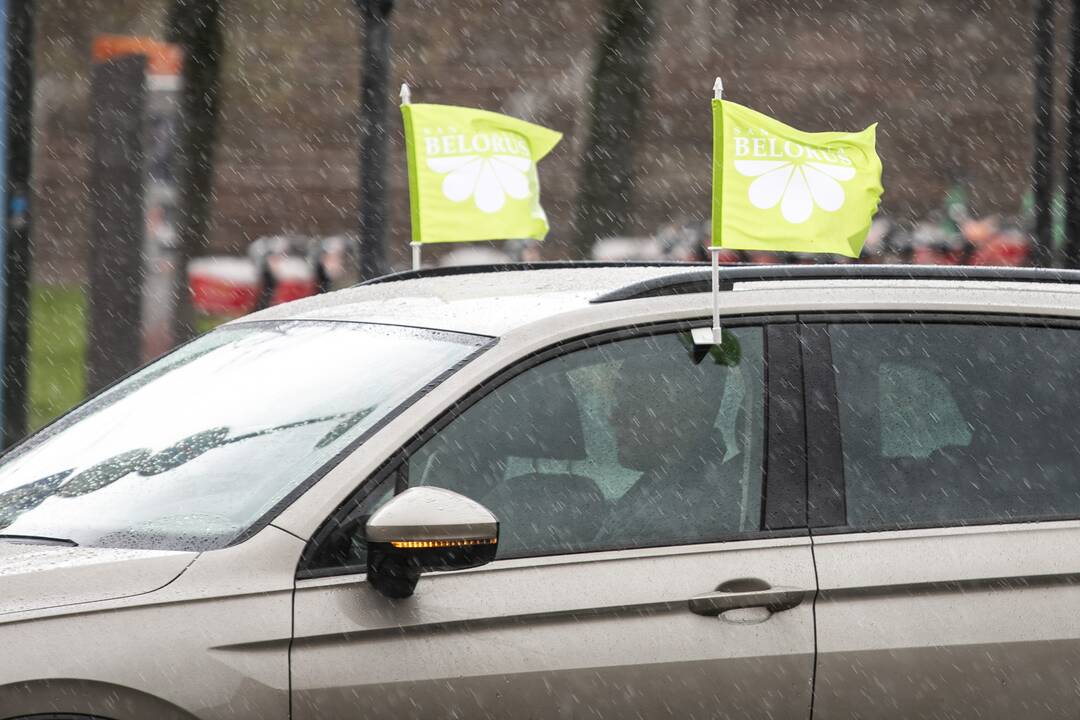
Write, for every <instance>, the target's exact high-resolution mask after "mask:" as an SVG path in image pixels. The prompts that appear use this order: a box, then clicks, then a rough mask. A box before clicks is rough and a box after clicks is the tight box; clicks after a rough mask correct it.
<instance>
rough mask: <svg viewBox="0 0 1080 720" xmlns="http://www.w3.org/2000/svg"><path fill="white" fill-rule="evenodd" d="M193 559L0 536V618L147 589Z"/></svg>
mask: <svg viewBox="0 0 1080 720" xmlns="http://www.w3.org/2000/svg"><path fill="white" fill-rule="evenodd" d="M195 557H196V553H192V552H161V551H151V550H115V549H109V548H81V547H59V546H55V545H32V544H21V543H11V542H4V541H2V540H0V587H2V588H3V593H2V594H0V616H2V615H5V614H7V613H15V612H20V611H24V610H42V609H46V608H51V607H59V606H61V605H75V604H79V603H86V602H94V601H98V600H111V599H115V598H123V597H129V596H132V595H141V594H143V593H148V592H152V591H154V590H157V589H158V588H162V587H164V586H166V585H168V584H169V583H170V582H172V581H173V580H175V579H176V578H177V577H178V576H179V575H180V573H182V572H184V569H185V568H187V566H188V565H190V564H191V562H192V560H194V559H195Z"/></svg>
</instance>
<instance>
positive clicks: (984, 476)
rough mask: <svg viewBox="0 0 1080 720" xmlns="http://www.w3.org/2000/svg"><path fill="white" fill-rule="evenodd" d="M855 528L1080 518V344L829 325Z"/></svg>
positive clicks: (1011, 335) (1038, 336) (981, 328)
mask: <svg viewBox="0 0 1080 720" xmlns="http://www.w3.org/2000/svg"><path fill="white" fill-rule="evenodd" d="M830 334H831V338H832V355H833V363H834V365H835V366H836V372H837V394H838V405H839V413H840V427H841V434H842V443H843V451H844V480H845V484H846V488H847V519H848V524H849V525H850V526H852V527H854V528H860V529H870V528H881V527H903V526H919V525H963V524H978V523H993V522H1010V521H1024V520H1038V519H1053V518H1062V517H1074V516H1080V476H1078V475H1080V415H1078V410H1077V409H1078V408H1080V383H1077V381H1076V373H1077V369H1078V368H1077V365H1078V361H1077V358H1080V332H1077V331H1074V330H1067V329H1062V328H1046V327H1016V326H1013V327H1008V326H989V325H946V324H933V325H916V324H877V325H874V324H870V325H866V324H837V325H833V326H831V327H830Z"/></svg>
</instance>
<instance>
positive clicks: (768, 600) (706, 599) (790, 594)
mask: <svg viewBox="0 0 1080 720" xmlns="http://www.w3.org/2000/svg"><path fill="white" fill-rule="evenodd" d="M805 597H806V591H805V590H800V589H799V588H792V587H770V588H767V589H755V590H750V591H747V592H725V591H723V590H718V591H716V592H711V593H706V594H704V595H698V596H697V597H692V598H690V600H689V605H690V612H692V613H697V614H698V615H719V614H720V613H722V612H727V611H728V610H740V609H742V608H755V607H763V608H765V609H767V610H769V611H770V612H774V613H775V612H782V611H784V610H790V609H791V608H793V607H797V606H798V605H799V604H800V603H801V602H802V601H803V598H805Z"/></svg>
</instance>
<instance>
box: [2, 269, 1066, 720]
mask: <svg viewBox="0 0 1080 720" xmlns="http://www.w3.org/2000/svg"><path fill="white" fill-rule="evenodd" d="M709 280H710V278H709V272H708V270H707V269H697V268H687V267H659V266H653V267H569V266H562V267H560V266H552V267H533V268H531V269H530V268H522V269H520V270H506V269H502V270H496V269H494V268H488V269H485V268H474V269H471V270H469V271H466V272H462V271H446V270H442V271H424V272H419V273H405V274H402V275H398V276H388V277H386V278H381V279H380V280H379V281H377V282H373V283H370V284H367V285H364V286H360V287H356V288H353V289H350V290H345V291H341V292H338V293H334V294H331V295H326V296H322V297H318V298H314V299H309V300H305V301H301V302H297V303H292V304H289V305H284V306H280V307H277V308H273V309H270V310H267V311H264V312H261V313H258V314H255V315H252V316H249V317H246V318H243V319H241V320H239V321H236V322H233V323H230V324H229V325H226V326H224V327H222V328H219V329H217V330H215V331H213V332H211V333H209V334H207V335H205V336H203V337H201V338H200V339H198V340H196V341H194V342H192V343H190V344H189V345H186V346H184V347H182V348H180V349H178V350H176V351H175V352H173V353H172V354H170V355H168V356H166V357H164V358H163V359H161V360H159V361H157V362H156V363H154V364H152V365H150V366H149V367H147V368H145V369H143V370H141V371H139V372H137V373H135V374H134V375H132V376H130V377H129V378H127V379H126V380H124V381H122V382H120V383H119V384H117V385H115V386H114V387H112V388H110V389H109V390H107V391H105V392H104V393H102V394H101V395H99V396H98V397H96V398H94V399H92V400H90V401H89V402H88V403H86V404H85V405H83V406H81V407H80V408H77V409H76V410H74V411H73V412H71V413H70V414H69V415H67V416H66V417H64V418H62V419H61V420H59V421H58V422H56V423H55V424H53V425H52V426H50V427H48V428H46V429H45V430H43V431H41V432H40V433H38V434H36V435H35V436H33V437H31V438H30V439H29V440H27V441H26V442H24V443H23V444H22V445H21V446H19V447H17V448H16V449H14V450H13V451H11V452H9V453H8V454H7V455H6V456H5V457H4V458H3V459H2V461H0V718H34V717H42V716H44V717H53V716H62V717H64V718H78V719H81V720H85V719H87V718H95V719H96V718H108V719H111V720H132V719H135V718H140V719H142V718H157V719H163V720H167V719H173V718H175V719H179V718H184V719H187V720H190V719H192V718H201V719H204V720H211V719H215V720H216V719H225V718H281V719H282V720H284V719H286V718H293V719H295V720H307V719H309V718H358V717H363V718H403V717H417V718H480V717H491V718H590V719H591V718H661V717H674V718H729V717H730V718H759V717H762V718H764V717H769V718H799V719H805V718H848V717H859V718H875V719H880V718H917V717H936V718H960V717H979V718H1014V717H1024V718H1050V717H1075V716H1076V714H1077V712H1078V710H1077V708H1078V707H1080V582H1078V581H1080V553H1077V552H1076V549H1075V547H1074V544H1077V543H1080V420H1078V418H1080V382H1078V376H1080V372H1078V371H1080V321H1078V319H1080V274H1077V273H1068V272H1054V271H1038V270H991V269H965V268H912V267H907V268H895V267H892V268H891V267H886V266H877V267H855V266H844V267H830V266H801V267H771V268H770V267H738V268H725V269H723V270H722V271H721V288H722V292H720V304H721V320H722V325H723V333H722V337H721V338H720V343H719V344H712V345H700V344H695V342H694V340H693V339H692V336H691V330H693V329H695V328H700V327H708V326H709V324H710V323H709V320H708V317H709V315H710V311H711V303H710V294H709V292H708V290H709V287H710V283H709Z"/></svg>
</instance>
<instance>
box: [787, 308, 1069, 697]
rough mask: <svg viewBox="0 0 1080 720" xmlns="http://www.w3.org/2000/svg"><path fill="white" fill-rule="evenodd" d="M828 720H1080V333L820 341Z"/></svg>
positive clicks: (818, 443)
mask: <svg viewBox="0 0 1080 720" xmlns="http://www.w3.org/2000/svg"><path fill="white" fill-rule="evenodd" d="M806 342H807V348H808V353H807V357H808V361H807V363H808V365H807V373H806V376H807V380H808V385H809V387H810V396H809V397H810V399H809V402H808V408H807V412H808V425H809V426H810V427H814V428H816V431H815V433H813V435H815V436H816V438H815V439H814V440H813V441H812V442H811V443H810V445H811V447H810V465H811V467H810V480H811V482H810V486H811V510H810V516H811V522H812V523H813V524H814V525H816V527H815V528H814V529H813V535H814V553H815V558H816V561H817V571H818V579H819V584H820V594H819V597H818V600H817V603H816V616H817V634H818V635H817V637H818V659H817V675H816V677H817V682H816V686H815V703H814V716H815V717H816V718H841V717H843V718H851V717H863V718H927V717H935V718H943V717H995V718H997V717H1000V718H1007V717H1024V718H1051V717H1074V716H1075V715H1076V713H1077V702H1078V699H1080V613H1078V612H1077V608H1080V584H1078V582H1077V581H1078V580H1080V554H1078V553H1077V552H1076V551H1075V548H1076V547H1077V544H1078V543H1080V521H1078V518H1080V415H1078V413H1077V408H1078V407H1080V383H1077V382H1076V376H1077V370H1078V361H1077V358H1080V330H1078V329H1077V328H1076V327H1075V326H1074V325H1071V324H1067V323H1050V322H1047V321H1045V320H1038V319H1031V320H1025V319H1016V318H1012V319H1007V318H986V317H982V318H979V317H975V318H971V317H950V316H939V317H930V316H917V315H916V316H911V317H904V316H901V317H893V318H889V317H882V316H878V317H871V318H865V317H864V318H850V317H849V318H837V319H836V321H835V322H828V323H822V324H819V325H812V326H809V327H808V328H807V332H806Z"/></svg>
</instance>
